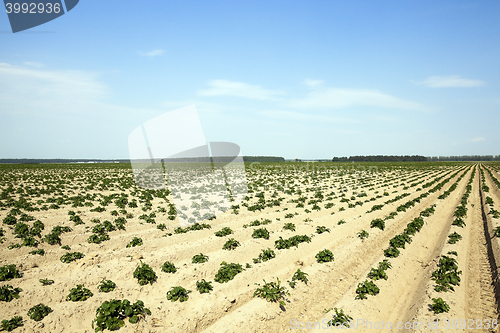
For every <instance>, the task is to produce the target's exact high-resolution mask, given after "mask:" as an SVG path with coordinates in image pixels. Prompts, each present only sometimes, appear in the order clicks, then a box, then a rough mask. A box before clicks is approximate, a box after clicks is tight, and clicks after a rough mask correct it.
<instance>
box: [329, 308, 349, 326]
mask: <svg viewBox="0 0 500 333" xmlns="http://www.w3.org/2000/svg"><path fill="white" fill-rule="evenodd" d="M334 310H335V314H334V315H333V318H332V319H330V320H329V321H328V326H329V327H335V328H344V327H346V328H350V327H351V326H350V322H351V321H352V317H351V316H349V315H347V314H345V313H344V310H343V309H340V311H339V310H338V309H337V308H334Z"/></svg>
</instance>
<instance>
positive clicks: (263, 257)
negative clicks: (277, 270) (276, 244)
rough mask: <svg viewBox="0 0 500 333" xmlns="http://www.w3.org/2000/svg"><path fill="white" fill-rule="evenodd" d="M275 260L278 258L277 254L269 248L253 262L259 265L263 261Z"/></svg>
mask: <svg viewBox="0 0 500 333" xmlns="http://www.w3.org/2000/svg"><path fill="white" fill-rule="evenodd" d="M273 258H276V253H274V251H273V250H271V249H270V248H267V250H264V249H263V250H262V252H261V253H260V254H259V256H258V257H257V258H254V259H253V262H254V263H255V264H257V263H260V262H263V261H268V260H271V259H273Z"/></svg>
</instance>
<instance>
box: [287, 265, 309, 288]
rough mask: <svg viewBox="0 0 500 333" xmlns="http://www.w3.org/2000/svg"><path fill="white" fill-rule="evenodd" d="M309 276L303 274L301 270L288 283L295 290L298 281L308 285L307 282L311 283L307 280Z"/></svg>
mask: <svg viewBox="0 0 500 333" xmlns="http://www.w3.org/2000/svg"><path fill="white" fill-rule="evenodd" d="M307 275H309V274H307V273H305V272H302V271H301V270H300V269H297V271H296V272H295V273H294V274H293V276H292V280H291V281H287V282H288V284H289V285H290V287H292V288H295V286H296V285H297V281H302V282H304V283H305V284H307V282H308V281H309V280H308V279H307Z"/></svg>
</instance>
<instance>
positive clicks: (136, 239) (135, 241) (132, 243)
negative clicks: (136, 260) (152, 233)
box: [127, 237, 143, 247]
mask: <svg viewBox="0 0 500 333" xmlns="http://www.w3.org/2000/svg"><path fill="white" fill-rule="evenodd" d="M142 244H143V243H142V238H139V237H134V238H132V240H131V241H130V242H129V243H128V244H127V247H135V246H141V245H142Z"/></svg>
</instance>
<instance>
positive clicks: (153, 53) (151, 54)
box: [139, 50, 165, 57]
mask: <svg viewBox="0 0 500 333" xmlns="http://www.w3.org/2000/svg"><path fill="white" fill-rule="evenodd" d="M164 53H165V51H164V50H153V51H149V52H142V51H141V52H139V54H140V55H142V56H146V57H157V56H160V55H162V54H164Z"/></svg>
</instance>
